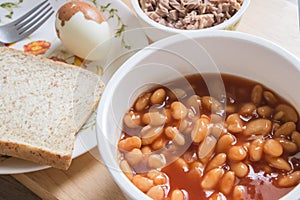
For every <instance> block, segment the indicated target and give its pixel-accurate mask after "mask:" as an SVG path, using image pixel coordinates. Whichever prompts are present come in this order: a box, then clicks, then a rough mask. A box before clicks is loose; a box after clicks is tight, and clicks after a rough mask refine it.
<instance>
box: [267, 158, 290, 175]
mask: <svg viewBox="0 0 300 200" xmlns="http://www.w3.org/2000/svg"><path fill="white" fill-rule="evenodd" d="M264 157H265V160H266V161H267V162H268V163H269V165H270V166H271V167H274V168H276V169H279V170H284V171H290V170H291V169H292V168H291V166H290V164H289V163H288V162H287V161H286V160H284V159H283V158H280V157H272V156H267V155H265V156H264Z"/></svg>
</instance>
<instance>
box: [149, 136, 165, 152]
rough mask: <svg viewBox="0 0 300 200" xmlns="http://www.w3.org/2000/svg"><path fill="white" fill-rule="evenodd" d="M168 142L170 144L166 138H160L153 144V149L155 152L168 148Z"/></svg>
mask: <svg viewBox="0 0 300 200" xmlns="http://www.w3.org/2000/svg"><path fill="white" fill-rule="evenodd" d="M167 142H168V140H166V139H165V138H164V137H159V138H157V139H156V140H155V141H154V142H153V143H152V144H151V147H152V149H153V150H154V151H155V150H159V149H162V148H164V147H165V146H166V144H167Z"/></svg>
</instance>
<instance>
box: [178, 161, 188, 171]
mask: <svg viewBox="0 0 300 200" xmlns="http://www.w3.org/2000/svg"><path fill="white" fill-rule="evenodd" d="M175 164H176V165H177V166H178V167H179V168H181V169H182V170H183V171H184V172H187V171H189V165H188V164H187V162H186V161H185V160H184V159H183V158H178V159H176V160H175Z"/></svg>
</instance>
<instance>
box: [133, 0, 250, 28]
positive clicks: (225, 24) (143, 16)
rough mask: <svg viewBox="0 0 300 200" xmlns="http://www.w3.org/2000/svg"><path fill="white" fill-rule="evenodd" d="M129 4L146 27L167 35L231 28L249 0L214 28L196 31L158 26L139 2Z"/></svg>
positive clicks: (237, 20)
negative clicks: (164, 32) (161, 31)
mask: <svg viewBox="0 0 300 200" xmlns="http://www.w3.org/2000/svg"><path fill="white" fill-rule="evenodd" d="M130 2H131V5H132V7H133V9H134V11H135V12H136V14H137V15H138V16H139V18H140V19H142V20H143V21H144V22H145V23H147V24H148V25H150V26H152V27H156V28H158V29H161V30H163V31H166V32H169V33H185V32H199V31H201V32H202V31H210V30H218V29H220V30H221V29H226V28H227V27H230V26H233V25H235V24H236V23H238V22H239V20H240V19H241V18H242V16H243V14H244V13H245V12H246V10H247V8H248V7H249V5H250V2H251V0H244V1H243V4H242V6H241V8H240V9H239V10H238V11H237V12H236V13H235V14H234V15H233V16H232V17H231V18H229V19H228V20H226V21H224V22H222V23H220V24H218V25H216V26H212V27H208V28H204V29H196V30H186V29H177V28H172V27H167V26H164V25H162V24H159V23H158V22H155V21H154V20H152V19H150V17H148V16H147V15H146V13H145V12H144V11H143V10H142V8H141V7H140V5H139V0H130Z"/></svg>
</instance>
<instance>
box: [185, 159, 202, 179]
mask: <svg viewBox="0 0 300 200" xmlns="http://www.w3.org/2000/svg"><path fill="white" fill-rule="evenodd" d="M203 169H204V166H203V164H202V163H201V162H199V161H195V162H192V164H191V165H190V170H189V172H188V173H189V175H190V176H191V177H201V176H202V175H203Z"/></svg>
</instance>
